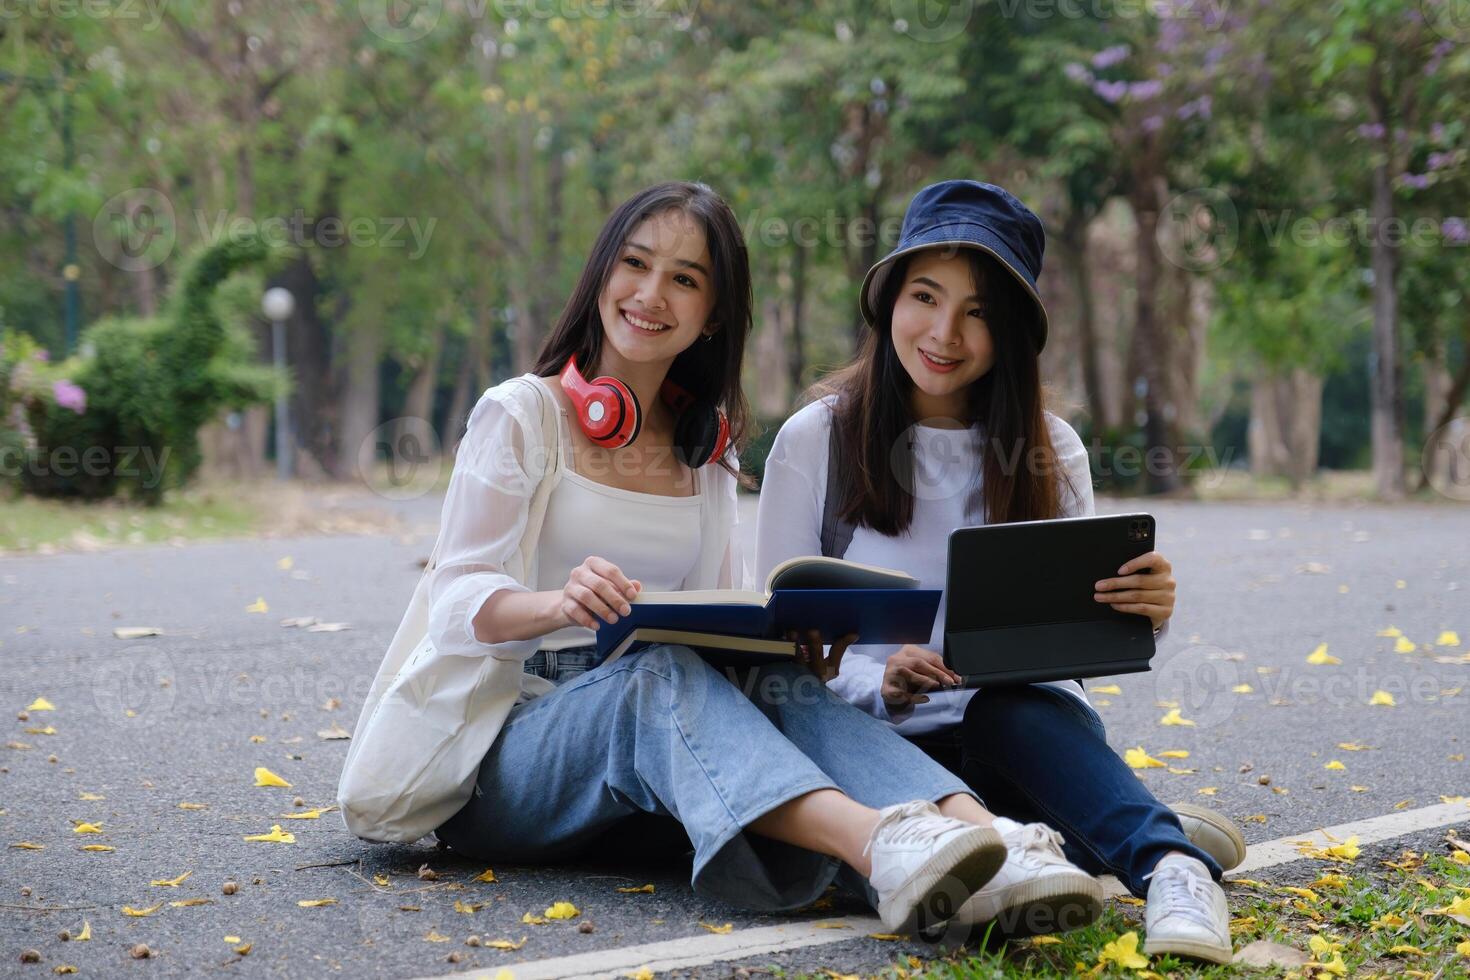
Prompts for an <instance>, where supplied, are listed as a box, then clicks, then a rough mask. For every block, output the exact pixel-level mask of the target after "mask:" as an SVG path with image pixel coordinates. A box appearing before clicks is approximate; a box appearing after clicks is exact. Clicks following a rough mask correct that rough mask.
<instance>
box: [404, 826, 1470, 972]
mask: <svg viewBox="0 0 1470 980" xmlns="http://www.w3.org/2000/svg"><path fill="white" fill-rule="evenodd" d="M1466 821H1470V806H1467V805H1466V804H1465V803H1440V804H1437V805H1435V806H1426V807H1420V808H1419V809H1417V810H1404V811H1403V812H1401V813H1386V814H1384V815H1383V816H1381V817H1370V818H1368V819H1366V820H1355V821H1353V822H1351V823H1344V824H1338V825H1336V826H1334V827H1325V828H1323V829H1322V830H1315V831H1311V832H1309V833H1303V834H1293V835H1292V836H1290V837H1281V838H1278V839H1276V840H1271V841H1263V842H1262V843H1260V844H1252V845H1250V846H1249V847H1248V848H1247V850H1246V859H1245V861H1244V862H1242V864H1241V865H1240V867H1238V868H1235V869H1233V870H1232V871H1231V872H1230V876H1231V877H1234V876H1238V875H1245V874H1249V873H1250V872H1252V871H1259V870H1260V869H1261V868H1270V867H1275V866H1276V865H1279V864H1286V863H1288V862H1291V861H1298V860H1302V855H1301V854H1300V853H1299V851H1298V849H1297V842H1298V841H1304V840H1310V841H1312V842H1313V843H1314V844H1316V845H1318V846H1325V845H1327V844H1329V843H1331V841H1330V840H1329V839H1328V837H1327V836H1326V835H1327V834H1331V835H1332V836H1333V837H1335V838H1337V839H1338V840H1339V841H1342V840H1346V839H1347V838H1349V837H1352V836H1354V835H1356V836H1357V838H1358V843H1359V844H1373V843H1377V842H1378V841H1383V840H1389V839H1391V838H1394V837H1402V836H1404V835H1405V834H1412V833H1415V832H1417V831H1421V830H1433V829H1434V828H1435V827H1445V826H1448V825H1449V824H1453V823H1462V822H1466ZM1102 882H1103V888H1104V891H1105V892H1106V893H1107V894H1108V895H1109V896H1114V895H1126V894H1127V891H1126V889H1124V888H1123V886H1122V885H1121V884H1120V883H1119V882H1118V879H1116V878H1114V877H1112V876H1111V875H1108V876H1107V877H1104V878H1103V879H1102ZM817 921H821V922H832V923H837V922H840V923H843V924H845V925H846V926H848V928H846V929H830V928H829V929H819V928H817V927H816V926H814V925H813V924H812V922H810V921H804V922H791V923H787V924H783V925H779V926H762V927H761V928H758V929H740V930H737V931H735V932H731V933H729V934H728V935H718V934H710V935H707V936H686V937H684V938H682V939H668V940H664V941H662V942H657V943H643V944H642V945H639V946H623V947H620V948H616V949H602V950H598V951H596V952H592V953H577V954H575V955H572V956H556V957H552V958H550V959H544V960H532V961H530V962H527V963H507V964H505V968H506V969H508V970H510V972H511V974H512V975H513V976H514V977H515V980H616V978H619V977H624V976H627V975H628V974H631V973H633V972H635V971H637V970H639V969H641V968H642V967H647V968H648V969H650V970H652V971H653V972H654V973H663V972H666V971H668V970H680V969H688V968H690V967H695V966H704V965H706V964H709V963H719V962H725V961H729V960H738V959H745V958H746V957H750V956H762V955H765V954H768V953H779V952H784V951H786V950H792V949H801V948H802V947H805V946H823V945H826V944H829V943H840V942H845V941H847V940H850V939H857V938H859V937H862V936H866V935H868V934H869V933H874V932H885V931H886V930H885V929H884V928H883V923H882V922H880V921H879V920H878V919H877V918H873V917H869V916H843V917H841V918H836V919H822V920H817ZM500 969H501V968H500V967H499V966H491V967H487V968H485V969H484V970H477V971H475V972H474V973H471V974H468V976H471V977H479V976H484V977H486V978H493V977H494V976H495V974H496V973H497V972H499V970H500ZM465 976H466V974H463V973H457V974H445V975H444V976H443V977H437V978H423V980H447V978H448V977H455V978H458V980H463V978H464V977H465Z"/></svg>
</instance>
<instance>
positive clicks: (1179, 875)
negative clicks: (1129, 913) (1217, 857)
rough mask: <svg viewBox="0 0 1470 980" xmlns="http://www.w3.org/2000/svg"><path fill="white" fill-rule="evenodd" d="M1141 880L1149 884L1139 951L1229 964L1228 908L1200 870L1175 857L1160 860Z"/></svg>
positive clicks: (1194, 862)
mask: <svg viewBox="0 0 1470 980" xmlns="http://www.w3.org/2000/svg"><path fill="white" fill-rule="evenodd" d="M1144 877H1145V878H1148V879H1150V881H1149V885H1148V909H1147V911H1146V913H1145V915H1144V928H1145V930H1147V936H1146V938H1145V940H1144V943H1143V951H1144V952H1145V953H1147V954H1148V955H1150V956H1159V955H1162V954H1165V953H1172V954H1173V955H1175V956H1188V957H1191V958H1193V959H1197V960H1204V961H1206V962H1207V963H1229V962H1230V957H1231V954H1232V952H1233V951H1232V949H1231V945H1230V907H1229V905H1228V904H1227V903H1226V901H1225V892H1224V890H1223V889H1221V888H1220V886H1219V885H1217V884H1215V882H1214V880H1213V879H1212V878H1211V877H1210V872H1209V871H1208V870H1206V868H1205V866H1204V865H1203V864H1201V863H1200V862H1199V861H1197V860H1195V859H1194V858H1191V857H1181V856H1177V855H1176V856H1172V857H1166V858H1164V859H1163V860H1161V861H1160V862H1159V863H1158V865H1157V866H1155V868H1154V870H1153V871H1152V872H1150V873H1149V874H1147V875H1145V876H1144Z"/></svg>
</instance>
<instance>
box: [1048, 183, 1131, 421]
mask: <svg viewBox="0 0 1470 980" xmlns="http://www.w3.org/2000/svg"><path fill="white" fill-rule="evenodd" d="M1089 224H1090V222H1089V221H1088V220H1087V218H1086V217H1085V216H1084V215H1083V214H1081V213H1080V212H1078V211H1076V210H1070V211H1068V213H1067V220H1066V221H1064V222H1063V223H1062V229H1061V233H1060V234H1059V235H1058V236H1057V245H1058V246H1059V250H1060V252H1061V253H1062V261H1063V263H1064V264H1065V265H1066V267H1067V277H1068V280H1069V281H1070V283H1071V285H1072V302H1073V304H1074V308H1075V309H1076V310H1077V346H1078V356H1079V358H1080V360H1081V365H1082V390H1083V391H1084V392H1085V393H1086V395H1087V410H1088V413H1089V414H1090V415H1091V416H1092V425H1093V428H1095V429H1109V428H1112V427H1114V426H1116V425H1117V424H1118V420H1117V419H1115V418H1109V417H1108V410H1107V406H1106V405H1105V404H1104V401H1103V387H1102V374H1101V371H1100V370H1099V368H1098V342H1097V308H1096V306H1095V305H1094V303H1093V295H1092V273H1091V265H1090V264H1089V263H1088V261H1087V228H1088V225H1089Z"/></svg>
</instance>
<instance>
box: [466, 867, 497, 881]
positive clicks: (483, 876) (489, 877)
mask: <svg viewBox="0 0 1470 980" xmlns="http://www.w3.org/2000/svg"><path fill="white" fill-rule="evenodd" d="M470 880H471V881H486V882H490V881H494V880H495V872H494V871H493V870H491V869H490V868H486V869H485V870H484V871H481V872H480V873H479V874H477V875H475V877H474V878H472V879H470Z"/></svg>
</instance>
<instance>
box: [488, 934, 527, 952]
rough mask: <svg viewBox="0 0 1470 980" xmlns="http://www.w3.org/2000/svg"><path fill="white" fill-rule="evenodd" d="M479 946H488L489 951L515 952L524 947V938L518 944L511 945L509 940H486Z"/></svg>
mask: <svg viewBox="0 0 1470 980" xmlns="http://www.w3.org/2000/svg"><path fill="white" fill-rule="evenodd" d="M480 945H482V946H489V947H490V948H491V949H504V950H516V949H520V948H521V947H522V946H524V945H526V937H525V936H522V937H521V941H520V942H518V943H513V942H511V941H510V940H509V939H486V940H483V941H482V942H481V943H480Z"/></svg>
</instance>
